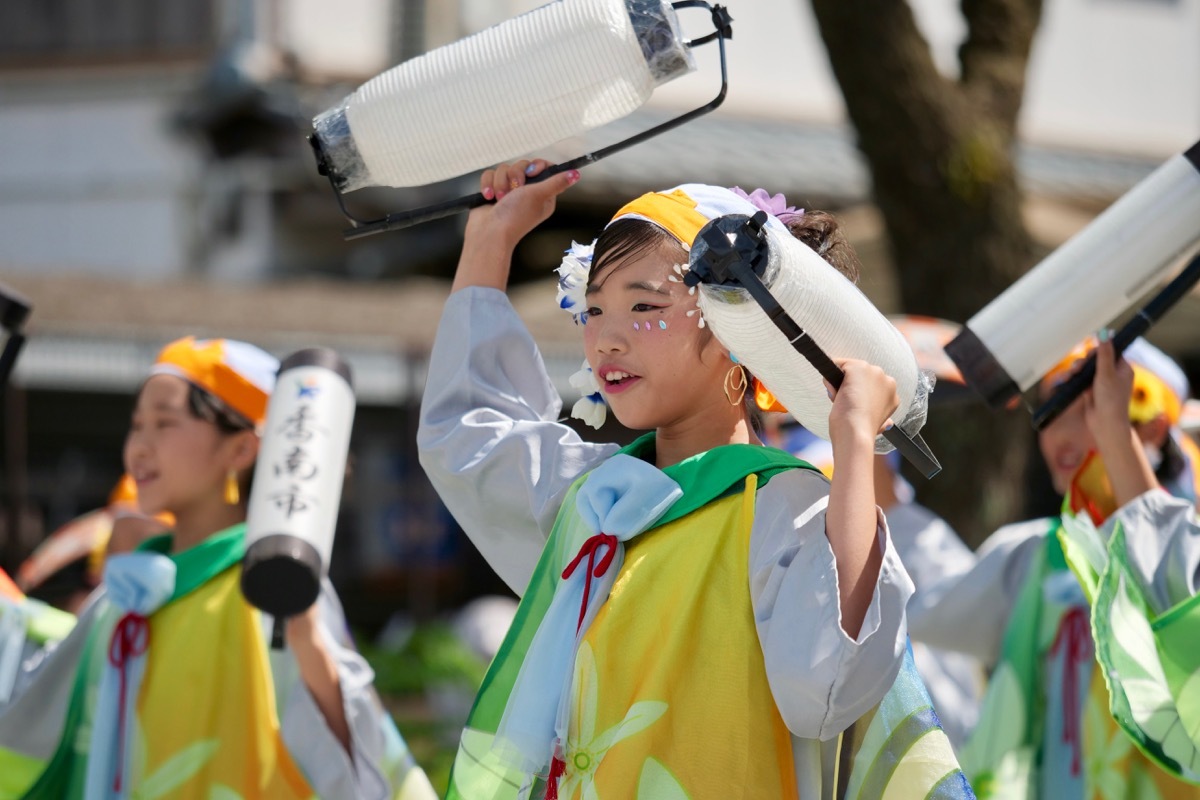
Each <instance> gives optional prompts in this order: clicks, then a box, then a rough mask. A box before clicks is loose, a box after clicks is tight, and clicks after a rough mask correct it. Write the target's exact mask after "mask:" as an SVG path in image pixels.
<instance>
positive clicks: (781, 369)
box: [690, 214, 931, 453]
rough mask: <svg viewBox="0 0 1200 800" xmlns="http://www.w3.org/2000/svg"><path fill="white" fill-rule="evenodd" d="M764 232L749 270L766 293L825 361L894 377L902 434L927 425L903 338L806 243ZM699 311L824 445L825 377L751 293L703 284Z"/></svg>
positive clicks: (922, 392)
mask: <svg viewBox="0 0 1200 800" xmlns="http://www.w3.org/2000/svg"><path fill="white" fill-rule="evenodd" d="M739 219H742V220H744V219H746V218H745V217H742V216H741V215H736V214H735V215H729V216H728V217H718V218H717V219H715V220H713V221H712V222H710V223H709V226H712V225H717V226H720V225H722V224H723V223H722V220H739ZM707 227H708V226H706V229H707ZM763 233H764V234H765V236H766V242H767V250H766V263H765V264H763V265H760V266H759V267H757V268H756V270H755V271H756V272H757V273H758V274H759V277H760V279H761V280H762V282H763V284H764V285H765V286H766V287H767V289H768V290H769V291H770V293H771V295H773V296H774V298H775V300H776V301H778V303H779V305H780V306H781V307H782V308H783V310H784V311H786V312H787V313H788V316H790V317H791V318H792V320H794V321H795V323H796V324H797V325H799V326H800V328H802V329H803V330H804V332H805V334H806V335H807V336H809V337H811V339H812V341H813V342H814V343H815V344H816V345H817V346H818V347H820V348H821V350H822V351H824V353H825V354H826V355H827V356H829V358H831V359H833V360H834V361H835V362H836V361H838V360H839V359H844V358H853V359H859V360H862V361H866V362H869V363H871V364H874V365H876V366H878V367H880V368H881V369H883V371H884V372H886V373H887V374H888V375H890V376H891V377H892V378H894V379H895V380H896V391H897V393H898V394H899V396H900V407H899V408H898V409H897V410H896V413H895V414H894V415H893V419H894V420H895V421H896V423H897V424H898V425H899V427H900V428H901V430H903V431H904V432H905V433H907V434H909V435H910V436H911V435H913V434H916V433H917V431H919V430H920V429H921V427H922V426H923V425H924V424H925V416H926V410H927V407H928V399H929V391H930V389H931V382H930V379H929V378H928V377H927V376H925V375H923V374H922V373H921V371H920V370H919V369H918V368H917V361H916V357H915V356H914V355H913V351H912V348H910V347H909V345H908V342H907V341H906V340H905V338H904V335H903V334H901V333H900V331H898V330H897V329H896V327H895V326H894V325H892V324H891V323H890V322H889V321H888V320H887V318H886V317H885V316H884V315H883V314H881V313H880V312H879V309H877V308H876V307H875V305H874V304H873V303H872V302H871V301H870V300H869V299H867V297H866V295H864V294H863V293H862V292H861V291H860V290H859V288H858V287H857V286H855V285H854V284H853V283H852V282H851V281H850V280H849V279H848V278H846V276H844V275H842V274H841V273H840V272H838V271H837V270H836V269H834V267H833V266H831V265H830V264H829V263H828V262H826V261H825V260H824V259H823V258H821V257H820V256H819V255H817V254H816V253H815V252H814V251H813V250H812V249H811V248H810V247H808V245H806V244H804V243H803V242H801V241H800V240H798V239H796V238H795V237H793V236H791V235H790V234H787V233H783V232H780V231H779V230H777V229H776V228H775V227H772V226H767V227H764V228H763ZM704 239H705V233H704V231H703V230H702V231H701V233H700V235H699V236H697V237H696V241H695V243H694V244H693V245H692V249H691V255H690V261H691V268H692V269H695V268H696V265H697V264H698V262H699V261H700V260H702V259H703V258H704V257H705V253H706V251H707V250H708V246H707V244H706V243H705V241H704ZM699 305H700V310H701V312H702V313H703V314H704V320H705V323H706V324H707V325H709V326H711V327H712V330H713V334H714V335H716V337H717V339H719V340H720V341H721V344H723V345H724V346H725V347H727V348H729V351H730V353H732V354H733V355H734V356H735V357H736V358H737V360H738V362H740V363H741V364H744V365H745V366H746V368H747V369H749V370H750V372H751V373H753V374H754V376H755V377H756V378H758V379H759V380H760V381H762V382H763V384H764V385H765V386H766V387H767V388H768V389H769V390H770V391H771V393H772V394H774V395H775V397H776V398H777V399H778V400H779V401H780V402H781V403H782V404H783V405H784V406H786V407H787V410H788V411H789V412H791V414H792V415H793V416H794V417H795V418H796V420H797V421H798V422H799V423H800V424H801V425H803V426H804V427H805V428H807V429H808V430H810V431H812V432H813V433H814V434H816V435H818V436H820V437H821V438H822V439H828V438H829V411H830V409H831V408H832V402H831V401H830V400H829V398H828V396H827V394H826V391H825V385H824V379H823V378H822V377H821V374H820V373H818V372H817V370H816V368H814V367H813V366H812V364H810V363H809V362H808V360H807V359H806V358H805V357H804V356H802V355H801V354H800V353H798V352H797V351H796V349H795V348H794V347H793V346H792V344H791V342H789V341H788V339H787V337H786V336H785V335H784V334H783V333H782V332H781V331H780V330H779V328H778V327H776V325H775V323H774V322H772V321H771V319H770V318H769V317H768V316H767V313H766V312H765V311H764V310H763V308H762V306H760V305H759V304H758V302H757V301H756V300H754V298H753V297H751V296H750V294H749V292H748V291H747V290H746V289H744V288H741V287H738V286H729V285H720V284H711V283H701V284H700V300H699ZM892 449H893V448H892V445H891V443H889V442H887V441H886V440H885V439H883V437H879V438H878V439H877V441H876V450H877V451H878V452H881V453H886V452H890V451H891V450H892Z"/></svg>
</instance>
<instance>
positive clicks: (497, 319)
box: [417, 287, 618, 595]
mask: <svg viewBox="0 0 1200 800" xmlns="http://www.w3.org/2000/svg"><path fill="white" fill-rule="evenodd" d="M561 410H562V401H561V399H560V398H559V396H558V392H556V391H555V389H554V387H553V385H552V384H551V383H550V378H549V377H548V376H547V375H546V368H545V366H544V365H543V363H542V357H541V354H540V353H539V352H538V350H537V346H536V345H535V344H534V341H533V338H532V337H531V336H530V335H529V331H528V330H526V328H525V326H524V324H523V323H522V322H521V319H520V318H519V317H518V316H517V313H516V312H515V311H514V310H513V308H512V306H511V305H510V304H509V302H508V298H507V297H506V296H505V294H504V293H503V292H500V291H498V290H496V289H483V288H479V287H470V288H467V289H462V290H460V291H457V292H455V293H454V294H452V295H450V298H449V299H448V300H447V301H446V306H445V308H444V309H443V311H442V321H441V324H440V325H439V326H438V332H437V338H436V340H435V342H434V346H433V354H432V356H431V357H430V365H429V377H428V380H427V383H426V385H425V395H424V397H423V398H422V401H421V419H420V427H419V428H418V430H417V448H418V451H419V453H420V458H421V466H422V467H424V469H425V473H426V474H427V475H428V476H429V480H430V481H431V482H432V483H433V486H434V488H435V489H436V490H437V493H438V495H439V496H440V497H441V498H442V502H444V503H445V504H446V507H447V508H449V510H450V512H451V513H452V514H453V515H454V518H455V519H456V520H457V521H458V524H459V525H461V526H462V528H463V530H464V531H465V532H466V534H467V536H469V537H470V538H471V541H472V542H474V544H475V546H476V547H477V548H479V551H480V552H481V553H482V554H483V556H484V558H486V559H487V561H488V563H489V564H490V565H491V567H492V569H494V570H495V571H496V573H497V574H498V575H499V576H500V577H501V578H502V579H503V580H504V582H505V583H507V584H508V586H509V588H511V589H512V590H513V591H514V592H516V593H517V594H518V595H520V594H522V593H524V591H525V587H526V586H527V585H528V583H529V578H530V576H532V575H533V569H534V567H535V566H536V565H537V561H538V558H539V556H540V555H541V553H542V548H543V546H544V545H545V544H546V539H547V538H548V537H549V535H550V531H551V529H552V528H553V526H554V518H555V516H556V515H557V513H558V509H559V506H560V505H561V504H562V499H563V495H564V494H565V493H566V491H567V490H568V489H569V488H570V486H571V483H572V482H573V481H574V480H575V479H576V478H578V477H579V476H580V475H582V474H584V473H585V472H587V471H588V470H590V469H592V468H593V467H595V466H597V465H599V464H600V462H602V461H603V460H604V459H606V458H608V457H609V456H611V455H612V454H613V453H615V452H616V451H617V449H618V448H617V446H616V445H615V444H592V443H588V442H585V441H583V440H582V439H581V438H580V437H579V435H578V434H577V433H575V431H573V430H572V429H571V428H569V427H568V426H566V425H563V424H560V423H559V422H557V420H558V418H559V413H560V412H561Z"/></svg>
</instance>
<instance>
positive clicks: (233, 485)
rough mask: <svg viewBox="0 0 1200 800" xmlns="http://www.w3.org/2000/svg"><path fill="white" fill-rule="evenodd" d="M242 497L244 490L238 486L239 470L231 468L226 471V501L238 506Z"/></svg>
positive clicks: (228, 503)
mask: <svg viewBox="0 0 1200 800" xmlns="http://www.w3.org/2000/svg"><path fill="white" fill-rule="evenodd" d="M241 499H242V492H241V490H240V489H239V488H238V476H237V470H235V469H231V470H229V472H226V473H225V503H226V504H227V505H231V506H236V505H237V504H238V503H239V502H240V501H241Z"/></svg>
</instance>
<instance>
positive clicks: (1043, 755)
mask: <svg viewBox="0 0 1200 800" xmlns="http://www.w3.org/2000/svg"><path fill="white" fill-rule="evenodd" d="M1048 526H1049V533H1048V534H1047V536H1046V538H1045V544H1044V546H1042V547H1041V548H1040V549H1039V550H1038V552H1037V553H1036V554H1035V556H1034V559H1033V561H1032V563H1031V565H1030V569H1029V573H1028V577H1027V578H1026V580H1025V582H1024V584H1023V585H1022V586H1021V588H1020V590H1019V593H1018V597H1017V601H1016V604H1015V606H1014V609H1013V612H1012V615H1011V616H1010V619H1009V624H1008V626H1007V628H1006V630H1005V634H1004V640H1003V645H1002V652H1001V658H1000V662H999V663H998V664H997V667H996V669H995V671H994V672H993V674H992V679H991V681H990V683H989V686H988V691H987V694H986V696H985V698H984V703H983V709H982V712H981V715H980V722H979V725H978V727H977V728H976V731H975V733H974V734H973V735H972V737H971V740H970V741H969V742H968V744H967V745H966V747H965V748H964V749H963V752H962V754H961V755H962V761H963V767H964V770H966V772H967V774H968V776H970V777H971V780H972V782H973V784H974V785H975V789H976V791H977V792H978V793H979V796H980V797H981V798H1004V799H1005V800H1007V799H1009V798H1011V800H1025V799H1026V798H1034V797H1045V799H1046V800H1051V798H1053V800H1060V798H1061V800H1135V799H1136V800H1177V799H1178V800H1182V798H1192V799H1196V798H1200V598H1197V597H1192V598H1190V599H1189V600H1186V601H1184V602H1182V603H1179V604H1178V605H1177V606H1175V607H1174V608H1172V609H1170V610H1168V611H1167V612H1165V613H1163V614H1155V613H1153V611H1152V610H1151V608H1150V606H1149V604H1148V603H1147V602H1146V599H1145V597H1144V595H1143V594H1142V591H1141V589H1140V588H1139V585H1138V580H1137V578H1136V577H1135V574H1134V572H1133V570H1132V569H1131V568H1130V566H1129V565H1128V562H1127V556H1126V549H1125V531H1124V529H1123V528H1122V526H1121V525H1120V523H1119V522H1118V523H1116V524H1115V526H1114V530H1113V533H1112V536H1111V537H1110V539H1109V541H1108V542H1107V543H1106V542H1104V541H1103V540H1102V539H1101V537H1100V535H1099V533H1098V532H1097V531H1096V529H1095V527H1094V525H1092V524H1091V521H1090V519H1089V518H1088V517H1087V516H1086V515H1085V514H1078V515H1076V514H1073V513H1071V511H1070V509H1069V508H1067V507H1064V512H1063V515H1062V516H1061V517H1056V518H1054V519H1052V520H1049V521H1048ZM1072 577H1073V578H1074V580H1076V581H1078V587H1079V588H1081V589H1082V592H1081V595H1080V599H1079V601H1078V602H1076V603H1069V602H1067V603H1063V602H1055V601H1054V600H1053V599H1051V598H1048V597H1047V594H1048V592H1047V588H1046V587H1048V586H1052V585H1054V584H1056V583H1057V584H1060V585H1061V583H1062V581H1063V579H1067V580H1068V581H1069V580H1070V579H1071V578H1072ZM1072 641H1074V644H1070V642H1072ZM1072 651H1074V655H1075V659H1074V661H1075V663H1074V664H1072V659H1071V653H1072ZM1072 668H1076V669H1077V672H1076V675H1075V677H1069V675H1070V672H1071V671H1072ZM1072 695H1075V698H1076V699H1074V700H1073V699H1072ZM1060 732H1061V733H1062V735H1059V734H1060Z"/></svg>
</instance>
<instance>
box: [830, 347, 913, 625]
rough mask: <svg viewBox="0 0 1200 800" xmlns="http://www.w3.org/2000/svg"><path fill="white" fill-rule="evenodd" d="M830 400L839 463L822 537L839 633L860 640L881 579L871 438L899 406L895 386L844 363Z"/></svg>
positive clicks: (872, 369) (858, 364)
mask: <svg viewBox="0 0 1200 800" xmlns="http://www.w3.org/2000/svg"><path fill="white" fill-rule="evenodd" d="M839 366H841V368H842V370H843V371H844V372H845V375H846V377H845V380H844V381H843V382H842V385H841V388H839V389H838V390H837V392H836V393H835V394H834V395H833V409H832V410H831V411H830V412H829V437H830V441H831V442H832V444H833V462H834V463H835V464H837V470H836V471H835V472H834V478H833V481H832V484H831V486H830V487H829V508H828V511H827V512H826V515H825V535H826V536H827V537H828V538H829V544H830V546H831V547H832V548H833V554H834V557H835V559H836V561H837V573H838V595H839V597H838V600H839V602H840V604H841V609H842V629H843V630H844V631H845V632H846V633H847V634H848V635H850V636H851V637H856V636H858V631H859V628H860V627H861V626H862V621H863V617H864V616H865V615H866V612H867V608H868V607H869V606H870V604H871V597H872V595H873V594H874V591H875V584H876V582H877V581H878V580H879V565H880V563H881V562H882V558H883V555H882V552H881V551H880V549H879V544H878V542H877V539H876V532H877V530H878V520H879V518H878V516H877V511H876V506H875V478H874V469H875V437H876V436H877V435H878V433H879V431H880V429H881V428H882V427H883V426H884V425H885V424H890V423H889V422H888V418H889V417H890V416H891V414H892V413H893V412H894V411H895V410H896V408H897V407H898V406H899V404H900V398H899V397H898V396H897V394H896V381H895V380H894V379H892V378H891V377H890V376H888V375H887V374H886V373H885V372H884V371H883V370H882V369H880V368H879V367H876V366H874V365H871V364H868V363H866V362H865V361H856V360H853V359H851V360H846V361H843V362H842V363H841V364H840V365H839Z"/></svg>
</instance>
